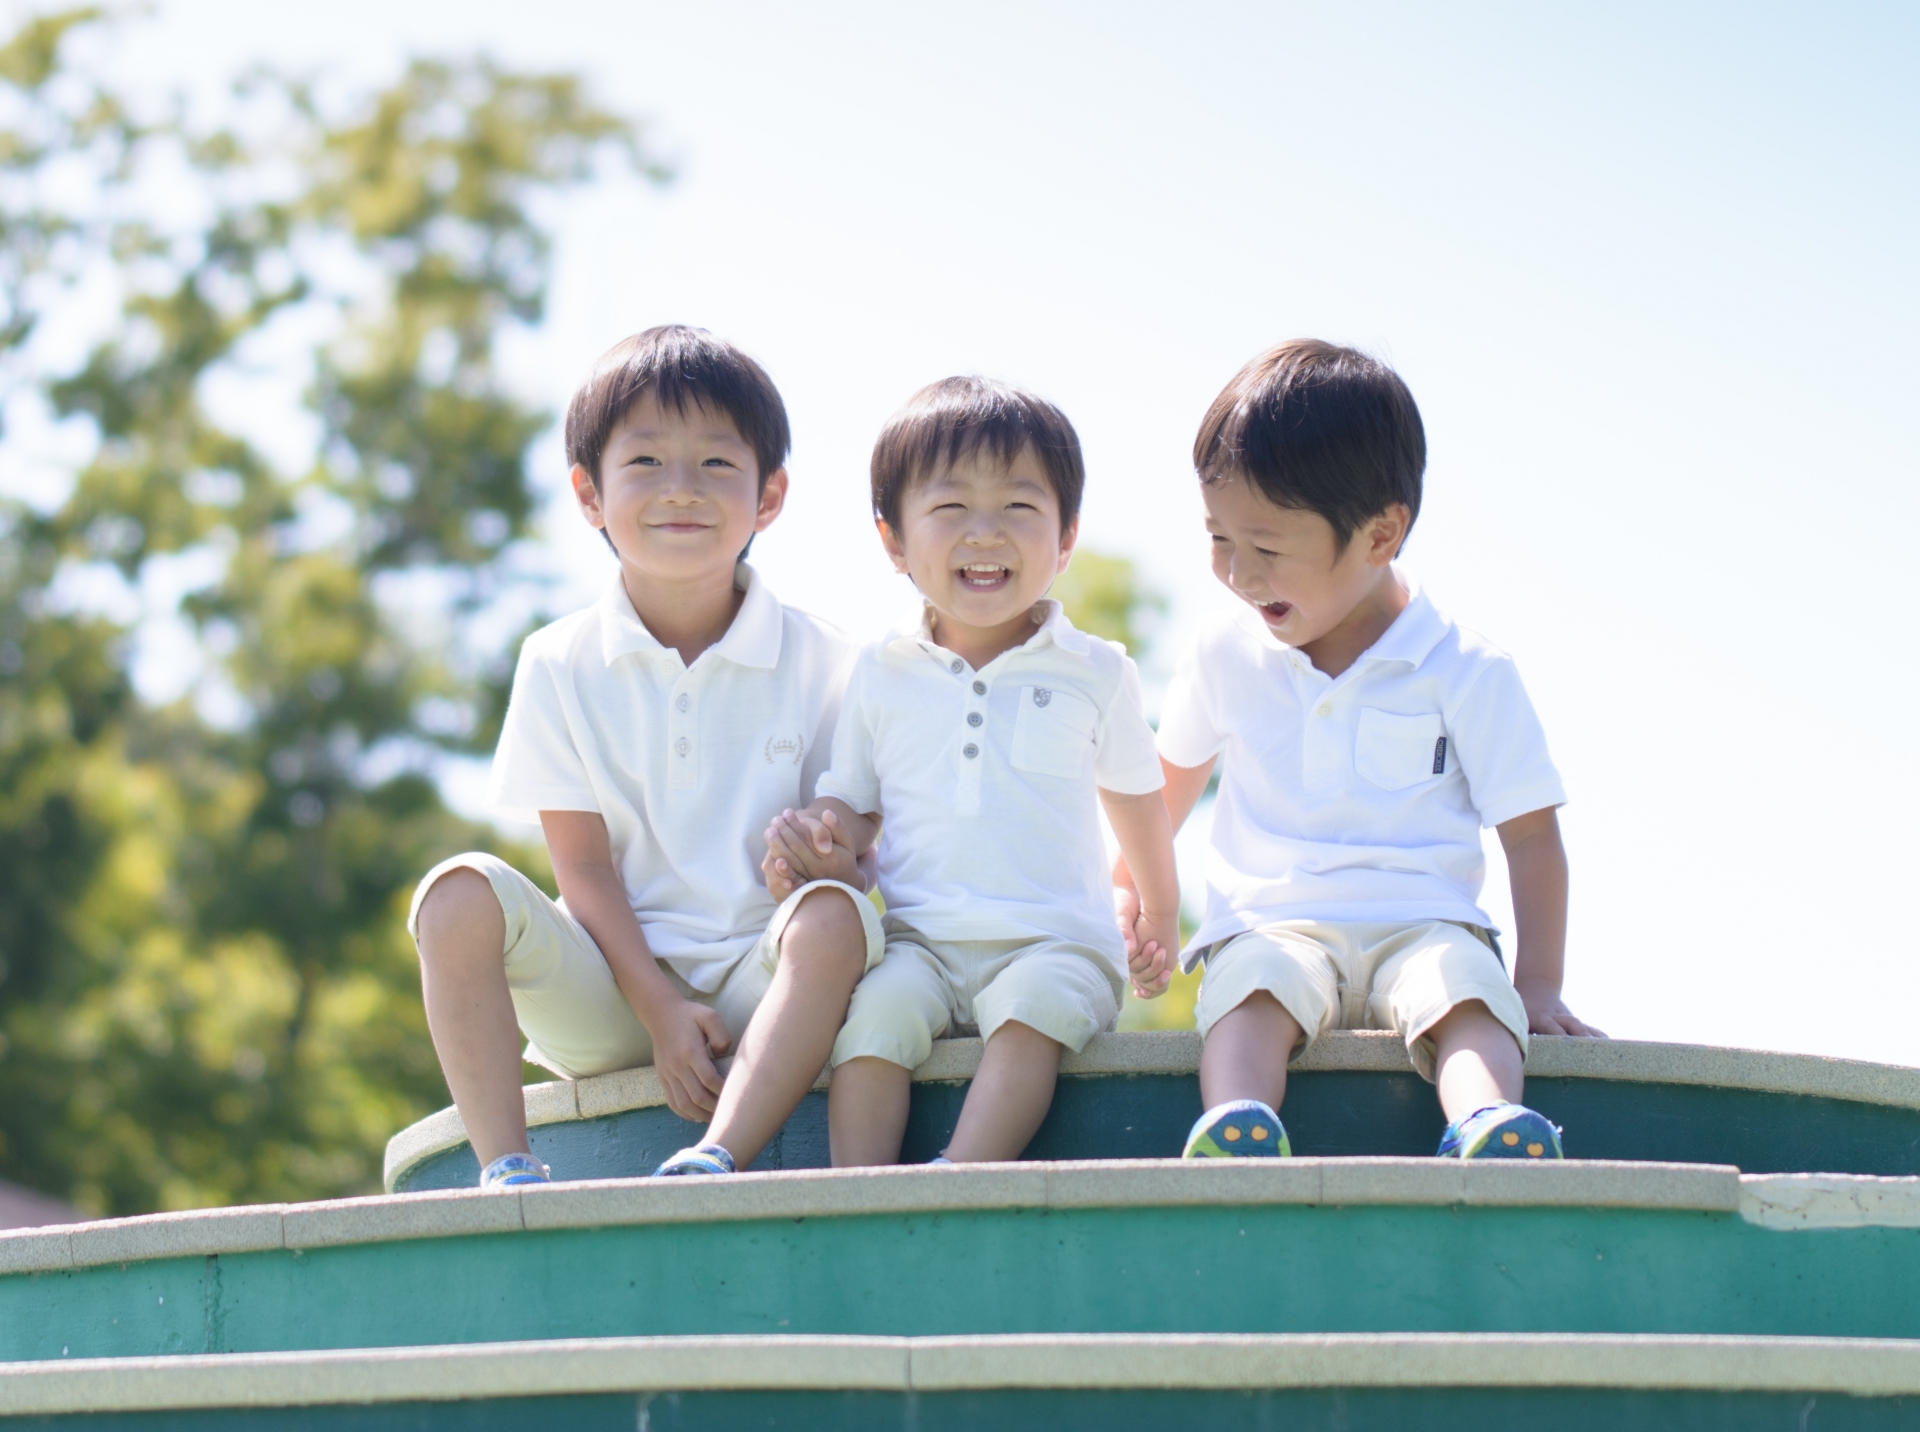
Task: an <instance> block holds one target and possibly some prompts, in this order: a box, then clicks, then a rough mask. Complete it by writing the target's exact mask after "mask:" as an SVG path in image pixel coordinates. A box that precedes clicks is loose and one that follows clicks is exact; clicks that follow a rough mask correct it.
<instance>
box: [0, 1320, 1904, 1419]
mask: <svg viewBox="0 0 1920 1432" xmlns="http://www.w3.org/2000/svg"><path fill="white" fill-rule="evenodd" d="M1463 1371H1471V1372H1472V1374H1473V1375H1472V1376H1471V1377H1465V1376H1462V1373H1463ZM1192 1387H1210V1388H1221V1387H1225V1388H1236V1389H1259V1388H1276V1389H1277V1388H1332V1387H1348V1388H1353V1387H1406V1388H1419V1387H1431V1388H1440V1387H1475V1388H1548V1387H1564V1388H1618V1389H1647V1390H1670V1391H1685V1390H1697V1391H1720V1392H1791V1393H1800V1392H1809V1393H1818V1392H1829V1393H1848V1394H1852V1395H1856V1396H1880V1397H1887V1396H1914V1395H1920V1342H1914V1341H1909V1340H1904V1339H1891V1338H1888V1339H1879V1338H1831V1339H1829V1338H1795V1337H1728V1336H1673V1335H1661V1334H1583V1333H1328V1334H1190V1333H1163V1334H1147V1335H1137V1334H1065V1335H1045V1334H1042V1335H999V1336H977V1337H925V1338H882V1337H872V1338H867V1337H807V1336H787V1337H754V1336H741V1337H682V1338H671V1337H668V1338H605V1339H569V1340H555V1341H550V1342H514V1343H474V1344H466V1345H459V1346H441V1347H426V1348H418V1347H415V1348H381V1349H351V1350H344V1351H327V1352H309V1353H237V1354H236V1353H229V1354H216V1355H204V1354H190V1355H179V1356H172V1357H156V1358H124V1359H115V1358H97V1359H89V1360H86V1361H73V1362H53V1363H12V1364H0V1415H12V1416H21V1415H36V1414H37V1415H50V1414H59V1413H73V1412H121V1411H124V1412H133V1411H141V1410H160V1409H165V1408H173V1409H184V1408H214V1407H276V1406H278V1407H291V1406H315V1405H324V1404H329V1403H348V1402H380V1401H390V1402H420V1401H468V1400H475V1399H480V1398H493V1397H522V1396H537V1395H542V1394H547V1395H552V1394H556V1393H559V1394H566V1393H577V1394H590V1393H606V1392H612V1393H645V1392H665V1391H679V1392H694V1391H717V1390H735V1389H765V1390H791V1391H802V1390H809V1389H815V1390H832V1389H847V1388H853V1389H863V1390H872V1391H893V1392H907V1391H926V1392H934V1391H955V1390H961V1389H984V1388H1007V1389H1042V1388H1071V1389H1098V1388H1124V1389H1146V1388H1192Z"/></svg>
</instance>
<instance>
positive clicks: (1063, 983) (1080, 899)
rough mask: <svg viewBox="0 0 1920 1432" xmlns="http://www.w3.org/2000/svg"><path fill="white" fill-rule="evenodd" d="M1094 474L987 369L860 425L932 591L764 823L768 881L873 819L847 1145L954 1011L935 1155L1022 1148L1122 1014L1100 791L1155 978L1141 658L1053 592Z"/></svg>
mask: <svg viewBox="0 0 1920 1432" xmlns="http://www.w3.org/2000/svg"><path fill="white" fill-rule="evenodd" d="M1085 480H1086V469H1085V465H1084V463H1083V461H1082V458H1081V454H1080V441H1079V438H1078V437H1077V435H1076V434H1075V433H1074V430H1073V427H1072V425H1071V424H1070V423H1068V421H1067V419H1066V417H1065V415H1064V414H1062V413H1061V412H1060V410H1059V409H1058V408H1056V407H1054V406H1053V405H1052V404H1050V403H1047V402H1045V401H1043V400H1041V399H1040V398H1037V397H1035V396H1033V395H1032V394H1030V393H1026V392H1023V391H1021V390H1020V389H1018V388H1014V387H1011V386H1009V385H1007V384H1004V383H997V382H992V381H989V380H987V379H983V378H948V379H946V380H944V381H943V382H939V383H935V384H933V385H932V386H930V387H927V388H923V389H922V390H921V391H920V392H919V393H917V394H915V395H914V397H913V398H912V399H911V400H910V401H909V402H908V403H907V405H906V407H904V408H903V409H901V411H900V412H899V413H897V414H895V415H894V417H893V418H892V420H891V421H889V422H888V424H887V426H886V428H885V430H884V431H882V433H881V434H880V438H879V441H878V443H877V444H876V445H875V447H874V452H873V508H874V514H875V518H876V522H877V525H878V527H879V529H880V540H881V542H882V543H883V544H884V546H885V547H886V551H887V555H888V556H889V557H890V558H891V559H892V560H893V564H894V567H895V569H896V570H897V571H900V572H903V573H905V574H906V575H907V576H909V577H910V578H911V579H912V581H913V584H914V586H915V587H917V588H918V589H919V593H920V597H921V600H922V611H921V613H920V615H919V618H918V620H916V621H915V622H913V623H912V624H911V625H909V626H907V627H904V628H902V629H900V630H898V631H896V632H894V633H893V634H892V635H890V636H888V637H886V638H884V639H882V640H881V641H879V642H877V643H875V644H874V645H873V646H870V647H868V648H867V649H866V650H865V651H863V652H862V653H861V654H860V657H859V659H858V660H857V661H856V663H855V665H854V670H853V675H852V676H851V678H850V679H849V681H848V686H847V699H846V706H845V709H844V711H843V712H842V715H841V722H840V728H839V730H838V732H837V733H836V734H835V737H834V747H833V761H832V765H831V767H830V768H829V770H828V772H827V774H826V775H824V776H822V777H821V778H820V797H819V799H818V800H817V801H816V802H815V803H814V805H813V807H811V808H810V809H808V810H807V811H805V812H802V813H800V814H797V815H796V814H794V813H792V812H788V813H785V814H783V815H782V817H781V818H780V819H779V820H778V821H776V822H775V823H774V825H773V826H772V827H771V828H770V829H769V830H768V832H767V836H768V852H767V861H766V873H767V878H768V883H769V885H770V886H771V887H772V888H773V890H774V893H775V894H776V896H777V895H779V894H780V893H781V892H782V891H785V890H787V889H789V888H791V887H792V886H793V885H794V884H795V883H796V882H798V881H800V880H802V879H805V878H808V877H810V876H818V875H821V874H824V873H827V872H828V870H830V869H837V870H839V871H842V872H844V871H846V870H847V869H848V866H849V863H850V861H851V859H852V858H853V855H854V854H855V853H857V852H862V851H865V850H867V849H868V848H869V847H871V846H872V845H873V843H874V840H875V838H876V836H877V835H878V834H879V831H880V826H881V821H882V820H883V819H884V821H885V822H886V835H885V838H884V839H883V840H882V841H881V842H880V846H879V879H880V890H881V893H882V894H883V895H884V896H885V898H886V902H887V915H886V921H885V928H886V953H885V958H884V959H883V960H882V962H881V963H880V965H879V966H878V967H877V968H876V969H874V970H872V971H870V972H869V973H868V974H867V976H866V978H865V979H863V980H862V981H861V982H860V985H859V987H858V988H857V989H856V990H855V991H854V993H853V1001H852V1005H851V1007H850V1009H849V1010H848V1013H847V1021H846V1025H845V1027H844V1028H842V1029H841V1030H840V1033H839V1036H838V1038H837V1039H836V1040H835V1041H834V1045H833V1064H834V1072H833V1082H832V1086H831V1089H830V1091H829V1093H828V1104H827V1107H828V1127H829V1136H830V1140H831V1144H832V1150H833V1161H834V1163H835V1164H837V1165H846V1164H881V1163H895V1162H897V1161H898V1160H899V1157H900V1144H901V1139H902V1136H903V1134H904V1133H905V1130H906V1123H907V1105H908V1094H909V1088H910V1085H909V1075H910V1073H911V1071H912V1070H913V1068H914V1067H915V1066H916V1065H918V1064H920V1063H921V1062H922V1061H923V1060H925V1059H926V1057H927V1055H928V1053H929V1052H930V1051H931V1049H932V1044H933V1040H934V1039H935V1038H937V1037H938V1036H940V1035H943V1034H945V1033H947V1032H948V1031H949V1030H950V1029H967V1028H969V1027H972V1028H977V1029H978V1031H979V1033H980V1034H981V1035H983V1036H985V1038H986V1050H985V1052H984V1053H983V1055H982V1057H981V1061H980V1069H979V1072H978V1073H977V1074H976V1075H975V1077H974V1080H973V1084H972V1087H971V1088H970V1089H969V1090H968V1093H967V1099H966V1103H965V1105H964V1106H963V1107H962V1109H961V1114H960V1120H959V1123H958V1126H957V1127H956V1128H955V1129H954V1133H953V1138H952V1140H951V1141H950V1142H949V1144H948V1146H947V1148H946V1150H945V1152H944V1154H943V1155H942V1156H941V1157H940V1158H938V1159H936V1160H935V1162H937V1163H940V1162H954V1163H966V1162H973V1161H980V1160H991V1159H1013V1158H1018V1157H1019V1155H1020V1153H1021V1151H1022V1150H1023V1149H1025V1148H1026V1146H1027V1143H1028V1141H1029V1140H1030V1139H1032V1137H1033V1135H1034V1132H1035V1131H1036V1130H1037V1129H1038V1128H1039V1127H1040V1121H1041V1120H1042V1119H1043V1118H1044V1117H1045V1116H1046V1112H1047V1108H1048V1106H1049V1105H1050V1104H1051V1102H1052V1099H1053V1088H1054V1082H1055V1079H1056V1077H1057V1076H1058V1074H1059V1069H1060V1053H1061V1050H1062V1049H1063V1048H1068V1049H1073V1050H1076V1051H1077V1050H1079V1049H1082V1048H1084V1047H1085V1045H1086V1042H1087V1040H1088V1039H1089V1038H1091V1037H1092V1036H1093V1035H1094V1034H1096V1033H1098V1032H1099V1031H1100V1030H1103V1029H1105V1028H1107V1027H1108V1026H1109V1025H1111V1024H1112V1023H1113V1021H1114V1019H1115V1017H1116V1016H1117V1015H1118V1013H1119V1008H1120V997H1121V993H1122V989H1123V981H1124V980H1125V978H1126V972H1127V966H1128V956H1127V951H1126V945H1125V944H1124V943H1123V942H1122V939H1121V937H1120V934H1119V932H1118V931H1116V929H1115V928H1114V909H1113V900H1112V893H1111V890H1110V888H1109V886H1108V881H1107V875H1106V855H1105V849H1104V846H1103V842H1102V839H1101V835H1100V828H1099V820H1098V813H1097V811H1096V809H1095V799H1096V792H1097V796H1098V801H1099V803H1100V804H1101V805H1102V806H1104V807H1105V809H1106V812H1107V817H1108V819H1109V821H1110V822H1111V824H1112V826H1113V830H1114V834H1115V835H1116V836H1117V837H1118V838H1119V842H1120V848H1121V850H1122V851H1123V852H1124V853H1125V855H1126V857H1127V859H1128V860H1129V862H1131V864H1132V868H1133V869H1134V871H1135V872H1136V873H1137V874H1138V876H1139V889H1140V893H1141V895H1142V897H1143V898H1142V900H1141V902H1140V904H1139V905H1138V906H1137V907H1136V908H1135V909H1134V910H1133V911H1132V919H1131V921H1130V929H1129V931H1128V935H1129V938H1130V939H1131V940H1132V942H1133V944H1134V946H1135V948H1136V949H1137V950H1138V951H1139V953H1138V955H1137V956H1136V957H1135V960H1134V975H1135V980H1136V984H1137V986H1138V987H1139V988H1140V991H1141V993H1142V994H1146V995H1153V994H1158V993H1159V992H1160V990H1161V989H1163V988H1164V987H1165V984H1166V970H1167V967H1168V965H1169V964H1170V960H1169V958H1168V956H1169V954H1170V952H1171V951H1172V950H1173V949H1174V948H1176V946H1177V944H1178V940H1177V926H1176V919H1177V909H1178V903H1179V888H1178V881H1177V878H1176V876H1175V873H1174V865H1173V846H1172V832H1171V830H1170V828H1169V827H1168V824H1167V814H1166V807H1165V805H1164V803H1163V802H1162V801H1161V799H1160V796H1159V794H1158V791H1159V787H1160V784H1161V775H1160V768H1159V762H1158V760H1157V759H1156V758H1155V753H1154V749H1153V735H1152V731H1151V730H1150V728H1149V727H1148V725H1147V722H1146V718H1145V716H1144V715H1143V714H1142V713H1141V709H1140V686H1139V677H1138V674H1137V673H1136V672H1135V670H1134V666H1133V663H1132V662H1131V661H1130V660H1128V659H1127V656H1126V654H1125V652H1124V651H1123V650H1122V649H1121V648H1120V647H1118V646H1116V645H1113V644H1111V643H1108V642H1104V641H1100V640H1097V639H1094V638H1090V637H1088V636H1087V635H1085V634H1084V633H1082V632H1080V631H1077V630H1075V629H1074V627H1073V625H1072V624H1071V623H1070V622H1069V621H1068V620H1067V618H1066V616H1065V615H1064V614H1063V613H1062V611H1061V609H1060V604H1059V603H1058V602H1056V601H1050V600H1046V593H1047V589H1048V588H1049V587H1050V586H1052V584H1053V580H1054V578H1055V577H1057V576H1058V575H1059V574H1060V573H1061V572H1062V571H1064V570H1065V569H1066V565H1067V560H1068V558H1069V557H1071V556H1072V554H1073V544H1074V538H1075V535H1076V533H1077V532H1078V529H1079V512H1080V494H1081V489H1082V487H1083V485H1084V483H1085ZM829 857H831V859H832V860H833V861H835V862H836V863H835V864H834V865H832V866H827V865H825V864H823V863H822V862H823V860H825V859H827V858H829Z"/></svg>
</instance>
